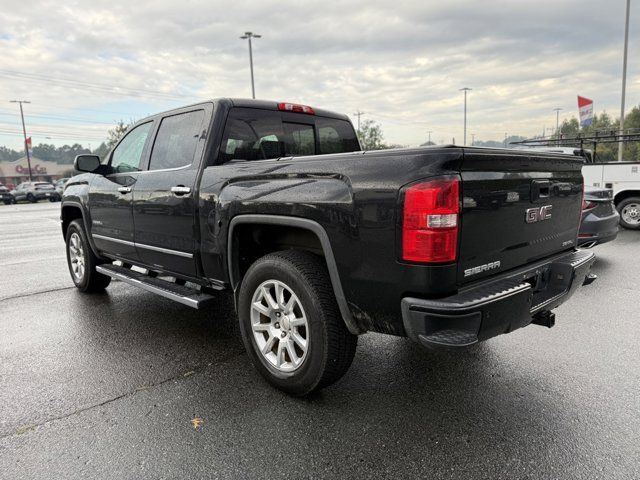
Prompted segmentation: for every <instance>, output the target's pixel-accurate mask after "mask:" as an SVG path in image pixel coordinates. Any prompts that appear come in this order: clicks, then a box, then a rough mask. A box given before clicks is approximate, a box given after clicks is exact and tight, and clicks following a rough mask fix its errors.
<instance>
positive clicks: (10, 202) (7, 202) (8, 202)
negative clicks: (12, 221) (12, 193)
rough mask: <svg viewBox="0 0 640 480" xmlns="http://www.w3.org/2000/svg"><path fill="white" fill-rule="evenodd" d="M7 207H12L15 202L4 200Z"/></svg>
mask: <svg viewBox="0 0 640 480" xmlns="http://www.w3.org/2000/svg"><path fill="white" fill-rule="evenodd" d="M3 202H4V204H5V205H11V204H12V203H13V202H12V201H11V200H3Z"/></svg>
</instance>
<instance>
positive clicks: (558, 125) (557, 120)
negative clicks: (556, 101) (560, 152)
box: [553, 107, 562, 145]
mask: <svg viewBox="0 0 640 480" xmlns="http://www.w3.org/2000/svg"><path fill="white" fill-rule="evenodd" d="M560 110H562V108H560V107H556V108H554V109H553V111H554V112H556V140H557V144H558V145H560Z"/></svg>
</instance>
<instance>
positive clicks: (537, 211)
mask: <svg viewBox="0 0 640 480" xmlns="http://www.w3.org/2000/svg"><path fill="white" fill-rule="evenodd" d="M552 208H553V205H545V206H543V207H535V208H527V212H526V215H525V217H524V221H525V222H527V223H536V222H541V221H542V220H549V219H550V218H551V209H552Z"/></svg>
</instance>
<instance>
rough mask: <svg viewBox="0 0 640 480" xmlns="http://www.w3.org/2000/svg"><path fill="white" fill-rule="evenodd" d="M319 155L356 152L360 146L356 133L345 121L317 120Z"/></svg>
mask: <svg viewBox="0 0 640 480" xmlns="http://www.w3.org/2000/svg"><path fill="white" fill-rule="evenodd" d="M316 126H317V127H318V141H319V144H320V153H343V152H357V151H358V150H360V144H359V143H358V138H357V137H356V132H355V130H354V129H353V127H352V126H351V124H350V123H349V122H347V121H346V120H338V119H335V118H318V120H317V121H316Z"/></svg>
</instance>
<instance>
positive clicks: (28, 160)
mask: <svg viewBox="0 0 640 480" xmlns="http://www.w3.org/2000/svg"><path fill="white" fill-rule="evenodd" d="M10 103H17V104H19V105H20V118H21V119H22V134H23V135H24V150H25V152H27V167H28V168H29V181H30V182H31V181H33V179H32V178H31V156H30V155H29V145H28V144H27V129H26V128H25V126H24V112H23V111H22V104H23V103H31V102H30V101H29V100H10Z"/></svg>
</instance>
